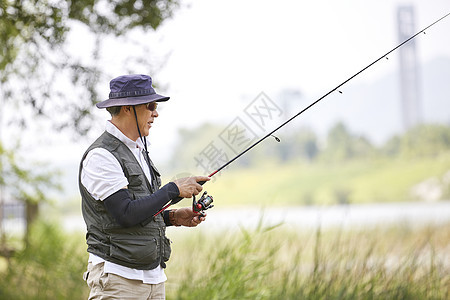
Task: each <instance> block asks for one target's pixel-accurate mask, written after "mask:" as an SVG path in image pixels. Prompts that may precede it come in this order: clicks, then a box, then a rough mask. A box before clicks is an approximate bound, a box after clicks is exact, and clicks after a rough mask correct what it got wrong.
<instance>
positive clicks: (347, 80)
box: [155, 13, 450, 216]
mask: <svg viewBox="0 0 450 300" xmlns="http://www.w3.org/2000/svg"><path fill="white" fill-rule="evenodd" d="M449 15H450V13H447V14H446V15H444V16H443V17H441V18H439V19H438V20H436V21H434V22H433V23H431V24H430V25H428V26H427V27H425V28H423V29H422V30H420V31H418V32H417V33H416V34H414V35H412V36H410V37H409V38H408V39H406V40H404V41H403V42H401V43H400V44H398V45H397V46H395V47H394V48H392V49H391V50H389V51H388V52H386V53H385V54H383V55H381V56H380V57H379V58H377V59H376V60H374V61H373V62H371V63H370V64H368V65H367V66H365V67H364V68H362V69H361V70H359V71H358V72H356V73H355V74H353V75H352V76H350V77H349V78H347V79H346V80H344V81H343V82H342V83H340V84H338V85H337V86H336V87H335V88H333V89H331V90H330V91H329V92H327V93H325V94H324V95H323V96H322V97H320V98H318V99H317V100H316V101H314V102H312V103H311V104H309V105H308V106H307V107H305V108H304V109H302V110H301V111H300V112H298V113H297V114H295V115H294V116H293V117H291V118H290V119H288V120H287V121H285V122H284V123H282V124H281V125H280V126H278V127H277V128H275V129H274V130H272V131H271V132H269V133H268V134H266V135H265V136H263V137H262V138H261V139H259V140H258V141H256V142H255V143H254V144H252V145H251V146H249V147H248V148H247V149H245V150H244V151H242V152H241V153H239V154H238V155H236V156H235V157H234V158H232V159H231V160H229V161H228V162H226V163H225V164H223V165H222V166H221V167H220V168H218V169H217V170H215V171H214V172H212V173H211V174H209V175H208V177H212V176H214V175H215V174H217V173H218V172H220V171H221V170H223V169H224V168H226V167H227V166H229V165H230V164H231V163H233V162H234V161H235V160H237V159H238V158H239V157H241V156H242V155H244V154H245V153H247V152H248V151H250V150H251V149H253V148H254V147H255V146H256V145H258V144H259V143H261V142H262V141H264V140H265V139H266V138H268V137H269V136H272V137H274V138H275V139H276V141H277V142H280V139H279V138H277V137H276V136H274V135H273V134H274V133H275V132H276V131H278V130H279V129H280V128H282V127H284V126H286V125H287V124H288V123H290V122H291V121H292V120H294V119H295V118H297V117H298V116H300V115H301V114H302V113H304V112H305V111H307V110H308V109H310V108H311V107H313V106H314V105H316V104H317V103H319V102H320V101H322V100H323V99H324V98H326V97H328V96H329V95H330V94H332V93H334V92H335V91H338V92H339V93H340V94H342V91H340V90H339V88H340V87H342V86H343V85H345V84H346V83H347V82H349V81H350V80H352V79H354V78H355V77H356V76H358V75H359V74H361V73H363V72H364V71H366V70H367V69H369V68H370V67H372V66H373V65H375V64H376V63H378V62H379V61H380V60H382V59H387V60H388V59H389V58H388V55H390V54H391V53H392V52H394V51H395V50H397V49H398V48H400V47H402V46H403V45H405V44H406V43H408V42H409V41H411V40H412V39H414V38H416V37H417V36H418V35H419V34H421V33H423V34H426V33H425V31H426V30H428V29H429V28H431V27H432V26H434V25H436V24H437V23H439V22H440V21H442V20H443V19H445V18H446V17H448V16H449ZM198 183H199V184H201V185H203V184H204V183H205V181H199V182H198ZM177 202H178V201H177ZM170 205H172V203H171V202H169V204H167V205H166V206H165V207H163V208H162V209H161V210H160V211H159V212H157V213H156V214H155V216H156V215H158V214H159V213H160V212H162V211H164V210H165V209H167V208H168V207H169V206H170Z"/></svg>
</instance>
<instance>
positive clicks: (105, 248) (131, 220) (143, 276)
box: [79, 75, 209, 299]
mask: <svg viewBox="0 0 450 300" xmlns="http://www.w3.org/2000/svg"><path fill="white" fill-rule="evenodd" d="M110 88H111V91H110V94H109V99H107V100H105V101H102V102H100V103H98V104H97V107H98V108H106V110H108V112H109V113H110V114H111V116H112V117H111V120H110V121H108V122H107V123H106V130H105V132H104V133H103V134H102V135H101V136H100V137H99V138H98V139H97V140H96V141H95V142H94V143H93V144H92V145H91V146H90V147H89V148H88V149H87V151H86V153H85V154H84V155H83V158H82V160H81V164H80V172H79V186H80V193H81V198H82V212H83V217H84V220H85V223H86V227H87V234H86V242H87V245H88V249H87V251H88V252H89V261H88V267H87V272H86V273H85V274H84V279H85V280H86V282H87V284H88V286H89V288H90V295H89V299H165V288H164V282H165V281H166V279H167V278H166V275H165V273H164V268H165V267H166V264H165V262H166V261H167V260H168V259H169V256H170V253H171V249H170V241H169V239H168V238H167V237H166V235H165V229H166V226H172V225H175V226H180V225H183V226H189V227H192V226H197V225H198V224H199V223H200V222H202V221H204V217H203V216H200V215H199V214H198V213H195V212H193V211H192V209H191V208H180V209H176V210H169V211H168V210H166V211H164V212H163V213H160V214H157V213H158V212H159V211H160V210H161V209H162V207H164V206H165V205H166V204H167V203H169V202H170V203H172V204H174V203H176V202H178V201H180V200H181V199H182V198H185V197H192V196H193V195H197V194H198V193H200V191H201V190H202V186H201V185H200V184H199V182H204V181H208V180H209V178H208V177H204V176H197V177H189V178H182V179H178V180H175V181H173V182H169V183H168V184H166V185H164V186H162V187H161V180H160V174H159V172H158V170H157V169H156V167H155V166H154V164H153V162H152V161H151V159H150V157H149V155H148V151H147V143H146V136H147V135H148V134H149V130H150V128H151V127H152V125H153V122H154V121H155V118H157V117H158V112H157V105H158V103H159V102H163V101H167V100H169V97H165V96H161V95H159V94H157V93H156V92H155V90H154V89H153V87H152V79H151V77H150V76H147V75H125V76H120V77H117V78H115V79H113V80H111V82H110Z"/></svg>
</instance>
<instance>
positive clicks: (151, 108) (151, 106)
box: [145, 102, 158, 111]
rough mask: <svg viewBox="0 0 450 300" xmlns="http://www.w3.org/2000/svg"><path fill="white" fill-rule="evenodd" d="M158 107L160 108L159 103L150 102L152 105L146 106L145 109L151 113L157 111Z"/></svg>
mask: <svg viewBox="0 0 450 300" xmlns="http://www.w3.org/2000/svg"><path fill="white" fill-rule="evenodd" d="M157 107H158V103H156V102H150V103H147V104H145V108H147V109H148V110H150V111H155V110H156V108H157Z"/></svg>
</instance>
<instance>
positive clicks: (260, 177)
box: [0, 0, 450, 299]
mask: <svg viewBox="0 0 450 300" xmlns="http://www.w3.org/2000/svg"><path fill="white" fill-rule="evenodd" d="M0 3H1V4H0V16H1V21H0V39H1V44H2V51H1V52H0V77H1V80H0V97H1V98H0V103H1V112H0V170H1V174H0V207H1V209H0V229H1V230H0V235H1V241H0V253H1V257H0V273H2V274H3V275H4V276H3V277H4V278H5V280H4V281H3V283H2V284H0V298H2V299H21V298H24V299H31V298H35V299H41V298H45V299H53V298H54V299H69V298H70V299H78V298H86V295H87V288H86V286H85V284H84V283H83V281H82V279H81V274H82V272H83V271H84V269H85V266H86V261H87V253H86V246H85V242H84V238H83V235H84V233H85V227H84V222H83V219H82V216H81V208H80V201H81V200H80V196H79V193H78V178H77V176H78V165H79V162H80V159H81V156H82V155H83V153H84V151H85V150H86V149H87V147H88V146H89V145H90V144H91V143H92V142H93V141H94V140H95V139H96V137H97V136H99V135H100V134H101V133H102V132H103V130H104V126H105V123H106V121H107V120H108V119H109V113H107V112H106V111H105V110H99V109H97V108H96V107H95V103H97V102H99V101H102V100H105V99H107V98H108V93H109V81H110V80H111V79H112V78H114V77H116V76H119V75H123V74H137V73H142V74H149V75H151V76H152V78H153V81H154V85H155V86H156V90H157V92H158V93H160V94H163V95H168V96H170V97H171V99H170V101H169V102H166V103H163V104H161V105H160V106H158V111H159V117H158V119H157V120H156V121H155V124H154V126H153V127H152V130H151V132H150V135H149V138H148V140H149V141H150V145H149V150H150V155H151V157H152V160H153V161H154V162H155V164H156V165H157V166H158V169H159V171H160V173H161V174H162V176H163V182H169V181H170V180H173V179H174V178H177V177H178V178H179V177H184V176H189V175H192V174H194V175H208V174H210V173H211V172H213V171H214V170H216V169H217V168H219V167H220V166H221V165H223V164H224V163H226V162H227V161H228V160H230V159H232V158H233V157H234V156H235V155H237V154H238V153H240V152H241V151H243V150H244V149H245V148H246V147H248V146H249V145H250V144H252V143H253V142H255V141H256V140H258V139H259V138H260V137H262V136H264V135H266V134H267V133H268V132H270V131H271V130H273V129H274V128H276V127H277V126H278V125H280V124H281V123H283V122H284V121H285V120H287V119H289V118H290V117H292V116H294V115H295V114H296V113H298V112H299V111H301V110H302V109H304V108H305V107H307V106H308V105H309V104H311V103H312V102H314V101H315V100H317V99H319V98H320V97H322V96H324V95H326V94H327V93H328V92H330V91H333V92H332V93H330V94H329V95H328V96H327V97H325V98H324V99H323V100H322V101H321V102H319V103H318V104H317V105H315V106H314V107H312V108H311V109H309V110H308V111H306V112H305V113H304V114H302V115H301V116H300V117H298V118H296V119H295V120H294V121H292V122H291V123H289V124H288V125H287V126H285V127H283V128H282V129H280V130H279V131H277V132H276V133H275V135H276V137H277V138H279V140H280V142H277V141H276V140H275V139H272V138H268V139H266V140H265V141H264V142H262V143H261V144H260V145H258V146H257V147H256V148H254V149H253V150H251V151H250V152H248V153H246V154H245V155H244V156H242V157H241V158H240V159H239V160H237V161H236V162H234V163H233V164H231V165H230V166H229V167H228V168H226V169H225V170H223V171H221V172H220V173H218V174H217V175H215V176H214V177H213V180H212V181H211V182H208V183H207V184H206V185H205V190H207V191H208V192H209V194H211V195H212V196H213V197H214V205H215V207H214V208H213V209H211V210H209V211H208V219H207V221H206V222H205V223H203V224H201V226H199V227H198V228H196V229H189V230H185V229H183V228H169V229H168V231H169V237H171V238H172V240H173V241H174V248H175V249H174V254H173V256H172V259H171V260H172V261H173V262H172V264H170V263H169V266H168V269H167V274H168V277H169V281H168V283H167V290H168V298H170V299H191V298H198V297H206V298H216V299H245V298H248V299H255V298H258V299H297V298H298V297H300V298H301V296H303V298H308V297H309V298H311V299H316V298H320V297H326V298H328V299H331V298H330V297H331V295H336V294H341V295H343V296H342V298H340V299H354V298H365V297H380V298H396V299H399V298H402V297H407V296H408V295H419V298H424V299H425V298H430V299H444V298H445V297H446V296H448V295H449V293H450V291H449V290H448V286H450V275H449V273H450V272H449V271H450V266H449V264H448V261H449V259H448V253H449V252H448V250H449V249H448V248H449V245H450V201H449V199H450V106H449V103H450V84H448V80H449V78H450V39H449V37H448V36H449V34H448V32H449V31H450V17H447V18H444V19H443V20H442V21H440V22H438V23H437V24H435V25H434V26H432V27H431V28H429V29H427V30H425V32H423V33H421V34H419V35H418V36H417V37H416V38H415V39H413V40H411V41H410V42H408V43H406V44H405V45H404V46H402V47H401V48H399V49H397V50H396V51H394V52H393V53H391V54H389V55H387V56H386V57H383V58H382V59H381V60H380V61H379V62H377V63H376V64H374V65H373V66H371V67H370V68H368V69H367V70H365V71H364V72H362V73H361V74H359V75H358V76H357V77H355V78H354V79H352V80H351V81H349V82H348V83H345V84H344V85H343V86H341V87H339V89H338V90H335V91H334V88H335V87H337V86H338V85H340V84H341V83H343V82H344V81H346V80H347V79H348V78H350V77H351V76H352V75H354V74H355V73H357V72H358V71H360V70H361V69H363V68H364V67H366V66H367V65H369V64H370V63H371V62H373V61H375V60H376V59H378V58H380V57H382V56H383V55H384V54H385V53H387V52H388V51H389V50H391V49H393V48H394V47H395V46H396V45H398V44H399V43H401V42H403V41H405V40H406V39H407V38H409V37H410V36H412V35H414V34H415V33H417V32H419V31H420V30H422V29H423V28H425V27H427V26H428V25H430V24H432V23H433V22H435V21H436V20H438V19H440V18H441V17H443V16H445V15H446V14H448V13H449V12H450V2H449V1H447V0H429V1H419V0H416V1H399V0H383V1H364V2H362V1H356V0H339V1H336V0H333V1H332V0H321V1H314V2H311V1H290V0H286V1H284V0H283V1H277V2H276V3H274V2H273V1H233V0H232V1H205V0H196V1H194V0H190V1H188V0H187V1H184V0H179V1H177V0H174V1H172V0H161V1H146V0H120V1H106V0H99V1H86V0H80V1H76V2H75V1H39V0H34V1H12V0H6V1H3V0H2V1H1V2H0ZM180 205H181V206H189V205H191V200H189V199H186V200H184V201H182V202H181V203H180ZM219 237H224V238H223V239H221V238H219ZM261 249H265V250H267V251H262V250H261ZM336 249H337V250H336ZM200 252H201V253H208V255H207V256H206V257H202V258H201V262H202V263H203V265H204V266H205V268H206V269H205V271H204V272H200V271H196V269H197V268H196V267H195V266H194V265H193V263H186V262H187V261H196V258H195V257H196V256H195V254H196V253H200ZM249 257H250V258H249ZM355 257H356V258H355ZM396 262H398V264H397V263H396ZM180 265H181V266H182V267H180ZM172 266H173V267H172ZM242 266H246V267H247V268H249V270H253V271H249V272H239V270H242ZM172 268H173V269H172ZM179 268H182V270H183V272H179V271H177V270H179ZM236 272H238V273H239V274H240V275H239V276H235V275H233V274H236ZM21 274H26V275H23V276H22V275H21ZM327 274H328V275H327ZM329 274H334V276H332V278H330V277H328V276H329ZM349 274H351V276H348V275H349ZM228 275H230V276H228ZM311 275H312V276H311ZM275 278H276V280H275ZM405 278H408V279H405ZM56 279H58V280H56ZM61 279H64V280H62V281H64V282H65V284H61V286H59V285H58V286H57V287H56V288H55V289H51V290H49V289H48V286H47V285H50V284H52V283H54V282H55V281H61ZM269 279H270V281H271V282H274V285H273V286H271V285H265V284H264V283H265V282H267V280H269ZM280 280H281V281H280ZM346 280H348V281H346ZM192 282H195V283H197V285H196V286H197V287H198V288H195V287H192V284H190V283H192ZM279 287H282V288H281V289H280V288H279ZM287 287H289V288H287ZM383 293H384V294H383ZM396 293H397V294H396ZM205 295H207V296H205Z"/></svg>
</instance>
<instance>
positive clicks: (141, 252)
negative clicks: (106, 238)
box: [110, 235, 159, 265]
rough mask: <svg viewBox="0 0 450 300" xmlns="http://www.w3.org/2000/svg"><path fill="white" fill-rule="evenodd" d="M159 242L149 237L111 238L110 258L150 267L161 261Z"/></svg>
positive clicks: (120, 236)
mask: <svg viewBox="0 0 450 300" xmlns="http://www.w3.org/2000/svg"><path fill="white" fill-rule="evenodd" d="M158 246H159V245H158V240H157V239H156V238H152V237H149V236H139V235H114V236H111V247H110V256H111V257H113V258H115V259H118V260H120V261H123V262H127V263H132V264H137V265H149V264H152V263H154V262H156V261H157V260H158V259H159V251H158Z"/></svg>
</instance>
